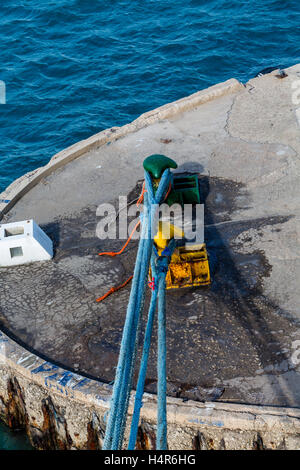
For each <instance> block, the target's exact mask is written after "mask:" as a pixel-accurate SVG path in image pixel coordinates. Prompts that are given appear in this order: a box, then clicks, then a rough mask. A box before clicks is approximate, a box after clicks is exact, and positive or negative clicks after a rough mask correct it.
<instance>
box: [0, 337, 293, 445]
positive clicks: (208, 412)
mask: <svg viewBox="0 0 300 470" xmlns="http://www.w3.org/2000/svg"><path fill="white" fill-rule="evenodd" d="M110 395H111V386H110V385H107V384H103V383H100V382H96V381H94V380H90V379H88V378H85V377H82V376H80V375H78V374H75V373H73V372H70V371H67V370H64V369H62V368H60V367H58V366H57V365H55V364H52V363H50V362H47V361H44V360H43V359H41V358H39V357H38V356H36V355H35V354H32V353H30V352H28V351H27V350H26V349H24V348H22V347H21V346H19V345H18V344H16V343H15V342H14V341H12V340H11V339H10V338H8V337H7V336H6V335H5V334H4V333H0V417H1V418H2V419H3V420H4V421H5V422H6V423H7V424H8V425H9V426H10V427H11V428H15V429H25V430H26V432H27V434H28V436H29V437H30V440H31V442H32V444H33V445H34V446H36V447H37V448H39V449H101V447H102V439H103V436H104V432H105V420H106V416H107V411H108V408H109V399H110ZM133 398H134V394H133V395H132V398H131V400H132V399H133ZM131 413H132V403H131V406H130V409H129V415H130V414H131ZM155 436H156V396H152V395H150V394H146V395H145V399H144V406H143V408H142V415H141V426H140V428H139V437H138V442H137V448H139V449H155ZM127 437H128V429H127V432H126V438H127ZM168 443H169V448H170V449H183V450H186V449H187V450H188V449H196V450H200V449H265V448H266V449H299V448H300V410H298V409H285V408H275V407H260V406H250V405H236V404H229V403H219V402H214V403H209V402H206V403H199V402H193V401H188V402H183V401H182V400H179V399H176V398H168ZM125 445H126V442H125Z"/></svg>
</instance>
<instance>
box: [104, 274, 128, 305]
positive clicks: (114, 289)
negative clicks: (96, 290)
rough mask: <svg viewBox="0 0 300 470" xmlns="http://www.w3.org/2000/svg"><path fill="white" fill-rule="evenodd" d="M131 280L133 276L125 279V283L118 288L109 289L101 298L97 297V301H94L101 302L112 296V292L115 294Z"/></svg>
mask: <svg viewBox="0 0 300 470" xmlns="http://www.w3.org/2000/svg"><path fill="white" fill-rule="evenodd" d="M132 278H133V276H130V277H129V278H128V279H127V281H125V282H123V284H121V285H120V286H116V287H111V288H110V289H109V291H108V292H106V294H104V295H102V297H99V298H98V299H96V302H101V301H102V300H104V299H106V297H108V296H109V295H110V294H113V292H117V291H118V290H120V289H122V287H125V286H126V284H128V282H130V281H131V279H132Z"/></svg>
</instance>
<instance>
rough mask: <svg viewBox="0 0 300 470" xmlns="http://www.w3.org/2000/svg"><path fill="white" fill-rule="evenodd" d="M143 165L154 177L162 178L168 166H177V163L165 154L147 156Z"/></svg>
mask: <svg viewBox="0 0 300 470" xmlns="http://www.w3.org/2000/svg"><path fill="white" fill-rule="evenodd" d="M143 166H144V168H145V170H147V171H149V173H150V174H151V175H152V176H153V178H156V179H157V178H160V177H161V175H162V174H163V172H164V171H165V170H166V169H167V168H177V163H176V162H174V160H172V159H171V158H168V157H166V156H165V155H156V154H155V155H150V157H147V158H145V160H144V163H143Z"/></svg>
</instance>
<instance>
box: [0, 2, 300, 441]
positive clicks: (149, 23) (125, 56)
mask: <svg viewBox="0 0 300 470" xmlns="http://www.w3.org/2000/svg"><path fill="white" fill-rule="evenodd" d="M299 24H300V4H299V0H286V1H283V0H144V1H142V0H131V1H130V0H110V1H106V0H56V1H54V0H47V1H45V0H6V1H5V2H2V4H1V15H0V54H1V62H0V80H2V81H4V82H5V83H6V104H5V105H0V192H1V191H2V190H4V189H5V187H6V186H7V185H8V184H9V183H11V182H12V181H13V180H14V179H15V178H17V177H19V176H21V175H22V174H24V173H25V172H27V171H30V170H33V169H34V168H36V167H38V166H41V165H44V164H46V163H47V161H48V160H49V159H50V157H51V156H52V155H53V154H54V153H56V152H58V151H59V150H62V149H63V148H65V147H67V146H68V145H71V144H73V143H75V142H77V141H78V140H81V139H84V138H86V137H88V136H90V135H92V134H94V133H96V132H99V131H101V130H102V129H105V128H107V127H111V126H120V125H123V124H125V123H127V122H130V121H132V120H133V119H135V118H136V117H137V116H139V115H140V114H141V113H143V112H146V111H148V110H151V109H153V108H155V107H157V106H160V105H163V104H165V103H166V102H170V101H174V100H176V99H179V98H181V97H183V96H186V95H189V94H191V93H194V92H196V91H198V90H200V89H202V88H206V87H208V86H210V85H213V84H215V83H218V82H220V81H224V80H227V79H228V78H232V77H235V78H237V79H239V80H241V81H243V82H245V81H247V80H248V79H249V78H251V77H253V76H255V75H256V74H257V73H258V72H260V71H261V70H262V69H264V68H266V67H272V66H280V67H287V66H290V65H293V64H295V63H296V62H299V61H300V29H299ZM0 433H1V430H0Z"/></svg>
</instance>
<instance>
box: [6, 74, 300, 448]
mask: <svg viewBox="0 0 300 470" xmlns="http://www.w3.org/2000/svg"><path fill="white" fill-rule="evenodd" d="M299 83H300V65H296V66H294V67H291V68H289V69H286V76H284V77H283V78H282V76H281V75H280V74H279V72H278V71H274V72H272V73H271V74H268V75H264V76H262V77H258V78H254V79H252V80H250V81H249V82H248V83H247V84H245V85H243V84H241V83H239V82H238V81H237V80H234V79H232V80H229V81H227V82H225V83H223V84H219V85H215V86H214V87H211V88H209V89H207V90H203V91H200V92H198V93H195V94H194V95H192V96H190V97H187V98H184V99H182V100H179V101H177V102H175V103H171V104H168V105H166V106H163V107H162V108H158V109H156V110H154V111H151V112H149V113H147V114H145V115H142V116H141V117H140V118H138V119H137V120H136V121H134V122H133V123H131V124H128V125H127V126H124V127H122V128H112V129H108V130H105V131H103V132H101V133H100V134H97V135H95V136H92V137H91V138H90V139H87V140H86V141H82V142H79V143H78V144H75V145H74V146H72V147H70V148H68V149H66V150H64V151H62V152H60V153H59V154H57V155H55V156H54V157H53V158H52V159H51V161H50V162H49V164H48V165H46V166H45V167H43V168H40V169H37V170H36V171H34V172H32V173H30V174H27V175H25V176H24V177H22V178H20V179H19V180H17V181H15V182H14V183H13V184H12V185H11V186H10V187H9V188H7V190H6V191H5V192H4V193H2V194H1V195H0V210H1V215H2V220H1V222H2V223H8V222H13V221H19V220H25V219H27V218H28V219H34V220H35V221H36V222H37V223H38V224H39V225H40V226H41V227H42V229H43V230H44V231H45V232H46V233H47V235H48V236H49V237H50V238H51V239H52V240H53V242H54V247H55V256H54V258H53V260H51V261H48V262H43V263H35V264H28V265H24V266H19V267H14V268H2V269H1V273H0V274H1V284H0V321H1V329H2V334H1V337H0V340H1V342H0V347H1V349H0V359H1V363H0V369H1V374H0V413H1V415H2V417H3V419H5V420H6V421H7V422H9V424H10V425H11V426H23V427H24V428H26V430H27V432H28V434H29V435H30V436H31V439H32V441H33V443H34V444H35V445H36V446H37V447H39V448H53V447H57V448H101V445H102V437H103V433H104V429H105V419H104V418H103V417H104V413H105V411H107V409H108V406H109V397H110V393H111V386H110V385H108V384H109V382H111V381H112V380H113V378H114V371H115V369H114V367H115V366H116V363H117V358H118V351H119V345H120V340H121V334H122V328H123V324H124V319H125V314H126V305H127V301H128V296H129V291H130V286H129V285H128V286H127V287H125V288H124V289H123V290H120V291H119V292H117V293H115V294H113V295H112V296H110V297H108V298H107V299H105V301H103V302H102V303H100V304H97V303H96V298H97V297H99V296H101V295H103V294H104V293H105V292H106V291H107V290H108V289H109V288H110V287H112V286H115V285H118V284H121V283H122V282H124V281H125V280H126V279H127V278H128V277H129V275H130V274H132V271H133V267H134V260H135V253H136V248H137V242H136V241H132V242H131V243H130V244H129V246H128V249H127V250H126V251H125V252H124V253H123V254H122V255H120V256H119V257H115V258H106V257H101V258H100V257H99V256H98V255H97V253H98V252H99V251H117V250H119V249H120V248H121V247H122V245H123V243H124V241H123V240H114V241H112V240H105V241H103V240H99V238H97V236H96V226H97V223H98V222H99V217H97V214H96V210H97V207H98V206H99V205H100V204H102V203H106V202H110V203H112V204H114V205H115V206H117V204H118V198H119V196H120V195H121V196H128V197H129V200H130V201H134V200H135V199H136V197H137V196H138V194H139V192H140V189H141V184H142V178H143V169H142V162H143V160H144V158H145V157H146V156H148V155H150V154H153V153H162V154H165V155H167V156H169V157H171V158H173V159H174V160H176V162H177V163H178V165H179V167H178V170H177V171H179V172H193V173H197V174H198V175H199V181H200V191H201V195H202V198H203V199H202V202H204V203H205V240H206V243H207V247H208V251H209V252H210V253H211V254H212V255H214V257H215V258H216V260H217V263H216V266H215V272H214V273H213V282H212V285H211V287H210V288H209V289H201V288H197V289H180V290H178V291H168V294H167V312H168V318H167V335H168V340H167V341H168V344H167V348H168V358H167V361H168V390H169V406H168V413H169V416H168V420H169V423H170V425H169V447H170V449H191V448H194V449H200V448H216V449H217V448H226V449H245V448H247V449H249V448H251V449H252V448H290V449H292V448H299V447H300V439H299V437H298V436H299V435H300V434H299V433H300V421H299V417H300V411H299V410H298V408H299V406H300V367H299V364H300V354H298V353H300V308H299V305H300V302H299V300H300V293H299V288H298V284H299V274H300V262H299V256H300V251H299V243H300V232H299V230H300V228H299V227H300V225H299V214H300V206H299V202H300V191H299V173H300V160H299V157H300V129H299V125H300V124H299V120H298V118H299V115H300V113H299V110H298V108H300V103H299V100H298V98H297V93H296V92H297V90H299V89H300V85H299ZM298 95H299V93H298ZM141 345H142V335H141V338H140V346H141ZM155 350H156V339H155V337H154V341H153V353H152V355H151V357H150V364H149V370H148V375H147V386H146V390H147V394H146V397H145V405H144V407H143V411H142V421H141V428H140V432H139V441H138V447H139V448H153V447H154V446H155V419H156V415H155V413H156V411H155V409H156V404H155V400H156V399H155V391H156V356H155ZM57 417H59V419H58V418H57ZM49 423H50V424H49Z"/></svg>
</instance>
